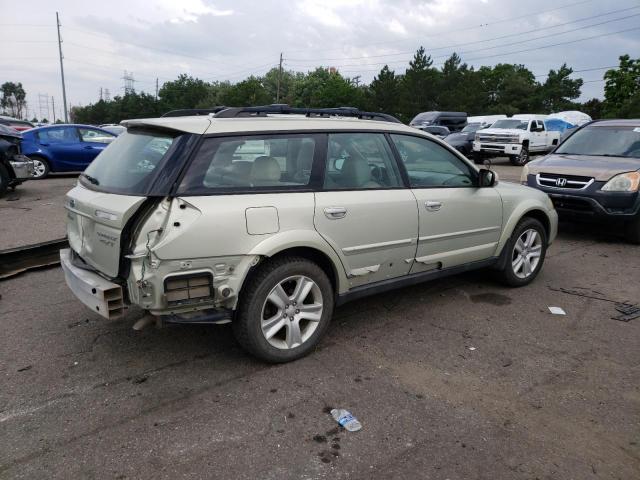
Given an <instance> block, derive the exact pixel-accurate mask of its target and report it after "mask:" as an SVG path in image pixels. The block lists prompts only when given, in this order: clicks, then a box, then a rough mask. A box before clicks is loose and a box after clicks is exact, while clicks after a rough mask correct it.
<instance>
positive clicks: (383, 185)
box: [314, 133, 418, 287]
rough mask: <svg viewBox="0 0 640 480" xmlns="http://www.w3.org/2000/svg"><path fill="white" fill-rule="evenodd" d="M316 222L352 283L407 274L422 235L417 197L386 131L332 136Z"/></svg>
mask: <svg viewBox="0 0 640 480" xmlns="http://www.w3.org/2000/svg"><path fill="white" fill-rule="evenodd" d="M314 223H315V228H316V230H317V231H318V232H319V233H320V234H321V235H322V237H323V238H324V239H325V240H326V241H327V242H328V243H329V244H330V245H331V247H332V248H333V249H334V250H335V251H336V253H337V254H338V255H339V257H340V258H341V260H342V263H343V265H344V267H345V270H346V274H347V277H348V278H349V279H350V284H351V286H352V287H353V286H358V285H363V284H368V283H372V282H376V281H380V280H385V279H388V278H393V277H398V276H402V275H406V274H407V273H409V269H410V268H411V264H412V262H413V257H414V255H415V250H416V241H417V236H418V212H417V207H416V200H415V198H414V196H413V195H412V194H411V191H410V190H409V189H408V188H405V186H404V185H403V182H402V178H401V175H400V172H399V169H398V166H397V164H396V162H395V159H394V157H393V151H392V149H391V148H390V145H389V143H388V142H387V140H386V138H385V136H384V134H382V133H335V134H330V135H329V138H328V152H327V158H326V163H325V172H324V183H323V189H322V191H319V192H317V193H316V195H315V216H314Z"/></svg>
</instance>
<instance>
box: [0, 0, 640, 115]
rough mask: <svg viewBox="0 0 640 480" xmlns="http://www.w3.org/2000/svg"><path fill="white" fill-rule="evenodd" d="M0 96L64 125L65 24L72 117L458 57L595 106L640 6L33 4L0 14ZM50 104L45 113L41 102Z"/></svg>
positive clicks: (296, 0)
mask: <svg viewBox="0 0 640 480" xmlns="http://www.w3.org/2000/svg"><path fill="white" fill-rule="evenodd" d="M2 4H3V5H2V7H3V8H2V16H0V82H5V81H14V82H22V84H23V86H24V88H25V90H26V91H27V101H28V108H29V118H31V117H32V116H36V117H38V118H42V116H43V115H44V114H45V112H48V118H49V119H50V120H51V116H52V114H51V97H53V99H54V102H55V105H56V117H57V118H59V117H60V116H61V115H62V88H61V81H60V63H59V58H58V42H57V32H56V17H55V15H56V11H57V12H59V14H60V22H61V24H62V26H61V34H62V40H63V43H62V49H63V53H64V69H65V77H66V84H67V103H68V104H70V105H87V104H89V103H94V102H96V101H97V100H98V99H99V98H100V90H101V89H102V94H103V95H105V90H108V91H109V94H110V96H111V97H113V96H115V95H121V94H122V93H123V92H124V83H125V81H124V79H123V77H124V76H125V71H127V72H130V73H131V74H132V76H133V78H134V80H135V81H134V86H135V89H136V90H137V91H146V92H149V93H155V84H156V78H157V79H158V82H159V84H160V85H162V83H163V82H164V81H168V80H173V79H175V78H176V77H177V75H178V74H180V73H187V74H190V75H193V76H197V77H199V78H201V79H203V80H207V81H214V80H231V81H233V82H235V81H239V80H242V79H243V78H245V77H247V76H249V75H252V74H253V75H260V74H263V73H264V72H266V71H267V70H268V69H269V68H271V67H273V66H277V65H278V62H279V57H280V53H282V55H283V59H284V68H285V69H288V70H295V71H309V70H313V69H314V68H315V67H317V66H326V67H330V66H334V67H337V68H338V70H339V71H340V72H341V73H342V74H343V75H345V76H348V77H356V76H358V75H359V76H360V79H359V81H361V82H365V83H369V82H370V81H371V80H372V79H373V78H374V76H375V75H376V74H377V73H378V72H379V71H380V69H381V68H382V67H383V66H384V64H385V63H388V64H389V66H390V67H391V68H392V69H394V70H395V71H396V72H397V73H402V72H403V71H404V69H405V68H406V67H407V65H408V62H409V60H410V59H411V58H412V56H413V53H414V52H415V50H416V49H417V48H418V47H419V46H421V45H422V46H424V47H425V49H426V50H427V53H428V54H430V55H431V56H432V58H433V60H434V65H436V66H438V65H441V64H442V62H443V61H444V60H445V59H446V58H447V57H448V56H449V55H450V54H451V53H452V52H454V51H455V52H457V53H458V54H459V55H460V56H461V57H462V60H463V61H464V62H466V63H467V64H469V65H471V66H474V67H476V68H478V67H480V66H482V65H489V66H490V65H495V64H496V63H521V64H524V65H526V66H527V67H528V68H529V69H530V70H531V71H533V72H534V74H536V75H537V79H538V80H539V81H544V79H545V78H546V74H547V73H548V71H549V69H558V68H559V67H560V66H561V65H562V64H563V63H564V62H566V63H567V64H568V65H569V66H570V67H572V68H573V69H574V70H583V71H582V72H577V73H575V74H574V76H575V77H581V78H583V79H584V80H585V81H586V83H585V85H584V86H583V88H582V96H581V100H586V99H589V98H592V97H599V98H602V97H603V87H604V82H603V81H602V75H603V74H604V72H605V71H606V68H607V67H614V66H616V65H617V64H618V57H619V56H620V55H623V54H625V53H628V54H630V55H631V56H632V57H634V58H637V57H638V56H640V55H639V54H640V2H639V1H637V0H636V1H631V0H614V1H608V2H603V1H589V0H586V1H585V0H535V1H531V2H523V1H513V0H426V1H422V0H287V1H285V0H261V1H260V0H253V1H250V0H177V1H176V0H156V1H153V0H147V1H142V0H110V1H109V2H100V3H97V2H87V1H86V0H83V1H76V0H66V1H55V0H30V1H28V2H16V1H13V2H9V0H3V2H2ZM47 99H48V101H47Z"/></svg>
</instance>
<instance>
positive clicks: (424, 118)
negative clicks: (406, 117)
mask: <svg viewBox="0 0 640 480" xmlns="http://www.w3.org/2000/svg"><path fill="white" fill-rule="evenodd" d="M436 116H437V114H436V113H434V112H422V113H419V114H418V115H416V116H415V117H413V120H411V123H418V122H430V121H432V120H434V119H435V118H436Z"/></svg>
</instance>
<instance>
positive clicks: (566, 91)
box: [539, 63, 583, 113]
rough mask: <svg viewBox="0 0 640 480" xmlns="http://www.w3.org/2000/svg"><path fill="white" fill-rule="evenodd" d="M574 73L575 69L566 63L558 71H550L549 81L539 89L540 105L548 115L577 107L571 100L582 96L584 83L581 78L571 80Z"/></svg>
mask: <svg viewBox="0 0 640 480" xmlns="http://www.w3.org/2000/svg"><path fill="white" fill-rule="evenodd" d="M572 73H573V69H572V68H569V67H567V64H566V63H564V64H562V66H561V67H560V68H559V69H558V71H555V70H549V75H548V76H547V80H546V81H545V82H544V83H543V84H542V86H541V87H540V89H539V96H540V103H541V104H542V108H543V109H544V110H545V111H546V112H547V113H551V112H560V111H562V110H569V109H571V108H574V107H575V103H573V102H572V101H571V100H574V99H576V98H578V97H579V96H580V88H581V87H582V84H583V81H582V79H581V78H577V79H572V78H569V76H570V75H571V74H572Z"/></svg>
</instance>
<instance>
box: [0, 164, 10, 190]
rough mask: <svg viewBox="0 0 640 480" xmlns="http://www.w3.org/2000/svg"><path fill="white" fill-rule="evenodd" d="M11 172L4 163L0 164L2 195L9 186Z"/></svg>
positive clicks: (0, 188)
mask: <svg viewBox="0 0 640 480" xmlns="http://www.w3.org/2000/svg"><path fill="white" fill-rule="evenodd" d="M9 180H10V179H9V172H7V169H6V168H5V166H4V165H0V197H1V196H2V195H4V194H5V192H6V191H7V189H8V188H9Z"/></svg>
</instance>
